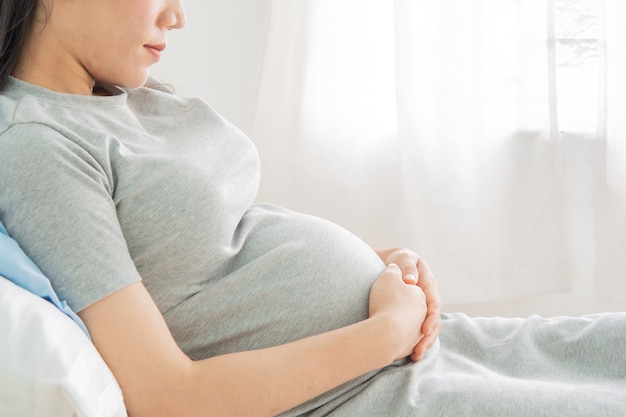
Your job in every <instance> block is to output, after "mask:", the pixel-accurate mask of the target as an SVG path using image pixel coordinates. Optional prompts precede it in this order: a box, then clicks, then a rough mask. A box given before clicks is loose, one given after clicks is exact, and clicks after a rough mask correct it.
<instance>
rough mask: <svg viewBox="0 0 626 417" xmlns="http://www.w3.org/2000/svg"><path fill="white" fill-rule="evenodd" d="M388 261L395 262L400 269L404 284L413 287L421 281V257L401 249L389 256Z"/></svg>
mask: <svg viewBox="0 0 626 417" xmlns="http://www.w3.org/2000/svg"><path fill="white" fill-rule="evenodd" d="M387 261H388V262H393V263H395V264H397V265H398V266H399V267H400V269H401V270H402V279H403V280H404V282H406V283H407V284H412V285H416V284H417V282H418V280H419V273H418V270H417V263H418V261H419V257H418V256H417V254H415V252H413V251H410V250H408V249H400V250H397V251H395V252H393V253H392V254H391V255H389V257H388V258H387Z"/></svg>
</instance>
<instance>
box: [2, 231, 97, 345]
mask: <svg viewBox="0 0 626 417" xmlns="http://www.w3.org/2000/svg"><path fill="white" fill-rule="evenodd" d="M0 275H2V276H3V277H5V278H7V279H8V280H9V281H12V282H14V283H15V284H17V285H19V286H20V287H22V288H24V289H25V290H27V291H30V292H32V293H33V294H35V295H38V296H39V297H42V298H43V299H45V300H48V301H49V302H51V303H52V304H54V305H55V306H56V307H57V308H58V309H60V310H61V311H62V312H63V313H65V314H66V315H68V316H69V317H70V318H71V319H72V320H74V321H75V322H76V323H77V324H78V325H79V326H80V328H81V329H82V330H83V331H84V332H85V333H86V334H87V336H89V332H88V331H87V327H86V326H85V324H84V323H83V321H82V320H81V319H80V317H78V316H77V315H76V313H74V312H73V311H72V309H70V308H69V307H68V305H67V303H66V302H65V300H60V299H59V297H58V295H57V294H56V292H54V289H53V288H52V284H51V283H50V280H49V279H48V277H46V276H45V275H44V274H43V272H41V270H40V269H39V268H38V267H37V265H35V263H34V262H33V261H32V260H31V259H30V258H29V257H28V256H27V255H26V254H25V253H24V251H23V250H22V248H20V246H19V245H18V244H17V242H16V241H15V240H14V239H12V238H11V237H10V236H9V233H8V232H7V229H6V228H5V227H4V225H3V224H2V222H0Z"/></svg>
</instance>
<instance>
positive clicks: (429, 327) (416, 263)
mask: <svg viewBox="0 0 626 417" xmlns="http://www.w3.org/2000/svg"><path fill="white" fill-rule="evenodd" d="M376 253H377V254H378V256H379V257H380V259H382V261H383V262H384V263H385V265H389V264H391V263H395V264H396V265H398V266H399V267H400V268H401V269H402V278H403V279H404V281H405V282H406V283H407V284H413V285H415V284H417V285H418V286H419V287H420V288H421V289H422V290H423V291H424V294H425V295H426V304H427V306H428V315H427V317H426V320H424V323H423V325H422V333H423V334H424V338H423V339H422V340H421V341H420V342H419V344H418V345H417V346H416V347H415V351H414V352H413V354H412V355H411V359H413V360H414V361H416V362H417V361H419V360H420V359H421V358H422V357H423V356H424V354H425V353H426V351H427V350H428V349H430V348H431V347H432V346H433V344H434V343H435V341H436V340H437V338H438V337H439V334H440V333H441V300H440V298H439V290H438V289H437V282H436V281H435V277H434V276H433V273H432V272H431V270H430V267H429V266H428V264H427V263H426V262H425V261H424V260H423V259H421V258H420V257H419V256H417V254H416V253H415V252H413V251H411V250H409V249H404V248H391V249H379V250H376Z"/></svg>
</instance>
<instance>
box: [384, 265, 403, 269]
mask: <svg viewBox="0 0 626 417" xmlns="http://www.w3.org/2000/svg"><path fill="white" fill-rule="evenodd" d="M387 268H396V269H400V267H399V266H398V265H396V264H389V265H387Z"/></svg>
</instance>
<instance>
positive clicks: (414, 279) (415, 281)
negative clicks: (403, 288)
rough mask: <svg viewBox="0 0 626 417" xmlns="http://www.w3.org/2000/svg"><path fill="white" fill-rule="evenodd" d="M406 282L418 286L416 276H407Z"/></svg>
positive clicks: (405, 277)
mask: <svg viewBox="0 0 626 417" xmlns="http://www.w3.org/2000/svg"><path fill="white" fill-rule="evenodd" d="M404 280H405V281H408V282H412V283H413V284H417V277H416V276H415V274H406V275H405V276H404Z"/></svg>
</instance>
